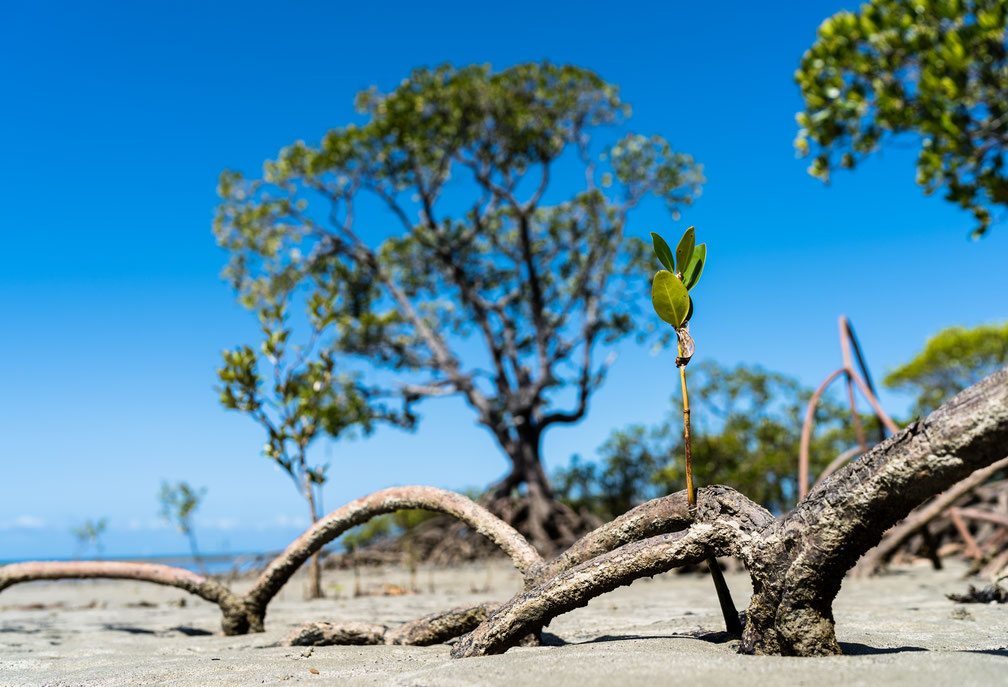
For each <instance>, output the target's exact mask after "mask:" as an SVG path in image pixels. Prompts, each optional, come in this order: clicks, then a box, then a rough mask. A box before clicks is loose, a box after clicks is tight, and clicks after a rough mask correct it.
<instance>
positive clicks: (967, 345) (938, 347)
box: [883, 323, 1008, 417]
mask: <svg viewBox="0 0 1008 687" xmlns="http://www.w3.org/2000/svg"><path fill="white" fill-rule="evenodd" d="M1005 365H1008V323H1005V324H1001V325H993V324H992V325H981V326H979V327H974V328H973V329H964V328H962V327H950V328H948V329H944V330H942V331H940V332H938V334H936V335H934V336H933V337H931V338H930V339H928V342H927V345H926V346H925V347H924V350H923V351H921V352H920V353H918V354H917V355H916V356H915V357H914V359H913V360H911V361H910V362H908V363H907V364H905V365H902V366H900V367H898V368H896V369H895V370H893V371H891V372H890V373H889V374H887V375H886V377H885V379H884V380H883V383H884V384H885V385H886V386H887V387H889V388H891V389H900V390H903V391H912V392H914V393H916V394H917V399H916V401H915V403H914V407H913V410H912V411H911V412H912V413H913V414H915V415H917V416H919V417H923V416H924V415H926V414H928V413H930V412H931V411H932V410H934V409H935V408H937V407H938V406H940V405H941V404H942V403H944V402H945V401H947V400H948V399H949V398H951V397H952V396H953V395H955V394H957V393H959V392H960V391H962V390H963V389H965V388H966V387H968V386H970V385H972V384H975V383H976V382H979V381H980V380H981V379H983V378H984V377H986V376H987V375H989V374H990V373H992V372H994V371H996V370H999V369H1001V368H1002V367H1004V366H1005Z"/></svg>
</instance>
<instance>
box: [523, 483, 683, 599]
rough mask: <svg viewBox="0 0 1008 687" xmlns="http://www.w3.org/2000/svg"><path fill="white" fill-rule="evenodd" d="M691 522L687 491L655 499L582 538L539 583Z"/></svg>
mask: <svg viewBox="0 0 1008 687" xmlns="http://www.w3.org/2000/svg"><path fill="white" fill-rule="evenodd" d="M701 491H703V490H701ZM692 520H693V518H692V516H691V515H690V511H689V500H688V499H687V496H686V492H685V491H680V492H676V493H675V494H670V495H668V496H662V497H660V498H657V499H652V500H651V501H647V502H645V503H642V504H641V505H639V506H637V507H636V508H632V509H631V510H629V511H627V512H626V513H624V514H623V515H621V516H619V517H618V518H616V519H615V520H613V521H611V522H607V523H606V524H604V525H602V526H601V527H598V528H597V529H595V530H593V531H592V532H589V533H588V534H586V535H585V536H583V537H581V538H580V539H579V540H577V541H576V542H574V544H573V545H571V547H570V548H569V549H567V550H566V551H564V552H563V553H562V554H560V555H559V556H558V557H556V558H555V559H553V560H552V561H550V562H549V563H547V564H545V565H543V566H542V567H541V568H540V569H539V570H538V571H537V575H536V579H537V581H538V582H543V581H545V580H547V579H549V578H551V577H553V576H555V575H557V574H559V573H561V572H564V571H565V570H569V569H570V568H573V567H574V566H575V565H579V564H580V563H584V562H585V561H587V560H590V559H592V558H595V557H596V556H600V555H602V554H604V553H608V552H609V551H612V550H613V549H617V548H619V547H620V546H623V545H624V544H629V543H631V542H635V541H639V540H641V539H647V538H648V537H653V536H655V535H658V534H667V533H670V532H675V531H678V530H682V529H685V528H686V527H688V526H689V524H690V523H691V522H692Z"/></svg>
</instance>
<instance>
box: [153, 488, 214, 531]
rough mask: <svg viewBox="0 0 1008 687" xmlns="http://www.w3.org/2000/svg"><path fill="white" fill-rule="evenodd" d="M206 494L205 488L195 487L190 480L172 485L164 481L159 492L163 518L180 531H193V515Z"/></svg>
mask: <svg viewBox="0 0 1008 687" xmlns="http://www.w3.org/2000/svg"><path fill="white" fill-rule="evenodd" d="M205 494H206V489H205V488H203V489H193V488H192V487H191V486H189V483H188V482H178V483H176V484H175V485H174V486H172V485H171V484H169V483H168V482H165V481H162V482H161V491H160V492H159V493H158V502H159V503H160V504H161V511H160V514H161V518H162V519H164V520H165V521H167V522H169V523H171V524H173V525H175V526H176V527H178V530H179V532H181V533H183V534H189V533H190V532H192V531H193V527H192V518H193V515H194V514H195V512H196V509H198V508H199V505H200V501H202V499H203V496H204V495H205Z"/></svg>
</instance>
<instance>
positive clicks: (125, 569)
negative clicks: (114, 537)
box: [0, 561, 262, 634]
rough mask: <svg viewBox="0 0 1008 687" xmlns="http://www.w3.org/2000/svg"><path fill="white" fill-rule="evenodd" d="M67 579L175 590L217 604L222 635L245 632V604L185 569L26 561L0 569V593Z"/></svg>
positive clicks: (220, 587) (247, 621)
mask: <svg viewBox="0 0 1008 687" xmlns="http://www.w3.org/2000/svg"><path fill="white" fill-rule="evenodd" d="M68 579H78V580H81V579H110V580H136V581H137V582H152V583H154V584H162V585H166V586H169V587H177V588H178V589H182V590H184V591H187V592H189V593H190V594H195V595H196V596H198V597H200V598H201V599H204V600H206V601H209V602H210V603H213V604H217V606H219V607H220V609H221V613H222V614H223V619H222V620H221V627H222V628H223V630H224V633H225V634H243V633H245V632H248V631H249V620H248V615H247V613H246V609H245V604H244V601H243V600H242V599H241V598H240V597H239V596H237V595H236V594H234V593H233V592H232V591H231V590H230V589H228V588H227V587H225V586H224V585H222V584H220V583H219V582H217V581H216V580H211V579H208V578H206V577H203V576H202V575H197V574H196V573H194V572H192V571H191V570H186V569H185V568H176V567H173V566H170V565H160V564H157V563H130V562H127V561H30V562H27V563H11V564H10V565H5V566H2V567H0V591H3V590H4V589H6V588H7V587H10V586H11V585H15V584H18V583H21V582H33V581H36V580H68ZM253 629H259V630H261V629H262V627H261V626H259V627H258V628H253Z"/></svg>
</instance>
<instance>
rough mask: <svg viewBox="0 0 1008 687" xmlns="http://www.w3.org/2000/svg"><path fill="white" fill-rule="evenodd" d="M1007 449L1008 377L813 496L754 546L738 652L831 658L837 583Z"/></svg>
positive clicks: (955, 401) (894, 440)
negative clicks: (912, 516) (909, 519)
mask: <svg viewBox="0 0 1008 687" xmlns="http://www.w3.org/2000/svg"><path fill="white" fill-rule="evenodd" d="M1006 445H1008V368H1006V369H1004V370H1001V371H999V372H996V373H994V374H992V375H990V376H989V377H987V378H986V379H984V380H983V381H981V382H979V383H978V384H975V385H974V386H972V387H970V388H969V389H966V390H965V391H963V392H962V393H960V394H958V395H956V396H955V397H954V398H952V399H951V400H950V401H948V402H947V403H946V404H944V405H943V406H942V407H941V408H939V409H938V410H936V411H935V412H933V413H931V414H930V415H929V416H928V417H927V418H925V419H924V420H922V421H920V422H916V423H914V424H912V425H911V426H909V427H907V428H906V429H905V430H903V431H902V432H900V433H899V434H897V435H895V436H893V437H890V438H889V439H887V440H886V441H884V442H882V443H881V444H879V445H877V446H876V447H875V448H873V449H872V450H871V451H869V452H868V454H867V455H865V456H864V457H863V458H862V459H861V460H859V461H858V462H857V463H854V464H852V465H848V466H847V467H845V468H844V469H842V470H840V471H839V472H837V473H836V474H835V475H833V476H832V477H831V478H829V479H827V480H826V481H825V482H823V483H822V484H820V485H819V486H818V487H817V488H815V489H813V490H812V491H811V492H810V493H809V495H808V496H807V497H806V498H805V499H804V500H803V501H802V502H801V503H799V504H798V507H797V508H796V509H795V510H794V511H792V512H791V513H789V514H788V515H787V516H786V517H785V518H784V520H783V521H782V522H781V523H780V524H779V525H778V526H775V527H774V528H772V530H771V531H769V532H767V533H766V534H765V536H764V537H763V538H762V539H761V540H757V541H756V542H755V544H754V546H753V549H752V551H751V552H749V553H750V555H749V559H748V561H747V566H748V567H749V572H750V575H751V576H752V580H753V589H754V593H753V597H752V601H751V602H750V604H749V610H748V613H747V624H746V628H745V632H744V633H743V637H742V645H741V651H743V652H745V653H760V654H784V655H798V656H814V655H827V654H837V653H840V647H839V645H838V644H837V641H836V635H835V633H834V627H833V612H832V603H833V599H834V598H835V597H836V594H837V592H838V591H839V590H840V584H841V582H842V580H843V577H844V574H845V573H846V572H847V571H848V570H849V569H850V568H851V567H852V566H853V565H854V563H855V562H856V561H857V560H858V558H860V557H861V556H862V555H863V554H864V553H865V552H866V551H868V550H869V549H871V548H872V547H873V546H875V545H876V544H877V543H878V541H879V539H880V538H881V536H882V534H883V533H884V532H885V531H886V530H887V529H888V528H889V527H891V526H892V525H893V524H895V523H896V522H898V521H899V520H900V519H902V518H904V517H906V515H907V514H908V513H909V512H910V511H911V510H912V509H913V508H914V507H916V506H917V505H919V504H920V503H922V502H923V501H925V500H926V499H928V498H931V497H932V496H934V495H935V494H937V493H939V492H941V491H942V490H943V489H946V488H948V487H949V485H951V484H954V483H956V482H958V481H959V480H961V479H963V478H965V477H967V476H968V475H969V474H970V473H971V472H973V471H975V470H977V469H979V468H982V467H984V466H987V465H990V464H991V463H994V462H996V461H998V460H1000V459H1001V458H1002V457H1003V456H1004V453H1005V446H1006Z"/></svg>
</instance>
